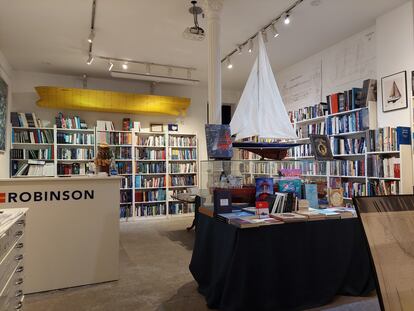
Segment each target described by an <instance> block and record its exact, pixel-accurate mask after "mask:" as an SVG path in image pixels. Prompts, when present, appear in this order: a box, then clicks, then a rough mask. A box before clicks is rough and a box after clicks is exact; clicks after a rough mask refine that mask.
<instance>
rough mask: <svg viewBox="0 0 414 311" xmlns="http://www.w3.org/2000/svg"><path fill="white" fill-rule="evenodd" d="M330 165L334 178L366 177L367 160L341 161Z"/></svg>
mask: <svg viewBox="0 0 414 311" xmlns="http://www.w3.org/2000/svg"><path fill="white" fill-rule="evenodd" d="M329 164H330V173H331V175H333V176H344V177H346V176H353V177H358V176H365V160H341V161H333V162H330V163H329Z"/></svg>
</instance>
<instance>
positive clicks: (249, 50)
mask: <svg viewBox="0 0 414 311" xmlns="http://www.w3.org/2000/svg"><path fill="white" fill-rule="evenodd" d="M247 51H248V52H249V53H251V52H253V41H252V39H249V49H248V50H247Z"/></svg>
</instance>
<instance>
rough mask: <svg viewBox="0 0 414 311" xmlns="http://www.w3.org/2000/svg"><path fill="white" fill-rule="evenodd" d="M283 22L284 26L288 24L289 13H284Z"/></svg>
mask: <svg viewBox="0 0 414 311" xmlns="http://www.w3.org/2000/svg"><path fill="white" fill-rule="evenodd" d="M283 22H284V23H285V25H289V24H290V15H289V13H286V16H285V20H284V21H283Z"/></svg>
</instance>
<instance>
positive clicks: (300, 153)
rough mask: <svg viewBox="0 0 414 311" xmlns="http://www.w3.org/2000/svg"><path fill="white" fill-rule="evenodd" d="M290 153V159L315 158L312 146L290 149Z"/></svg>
mask: <svg viewBox="0 0 414 311" xmlns="http://www.w3.org/2000/svg"><path fill="white" fill-rule="evenodd" d="M289 151H290V153H289V154H288V156H289V157H292V158H293V157H297V158H300V157H309V156H313V152H312V146H311V144H304V145H300V146H297V147H295V148H291V149H289Z"/></svg>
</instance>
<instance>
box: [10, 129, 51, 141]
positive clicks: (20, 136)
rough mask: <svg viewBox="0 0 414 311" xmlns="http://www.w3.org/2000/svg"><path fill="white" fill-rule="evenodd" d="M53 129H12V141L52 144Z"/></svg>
mask: <svg viewBox="0 0 414 311" xmlns="http://www.w3.org/2000/svg"><path fill="white" fill-rule="evenodd" d="M53 141H54V138H53V130H49V129H46V130H44V129H24V130H18V129H15V128H13V129H12V143H13V144H14V143H26V144H27V143H29V144H53Z"/></svg>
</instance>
